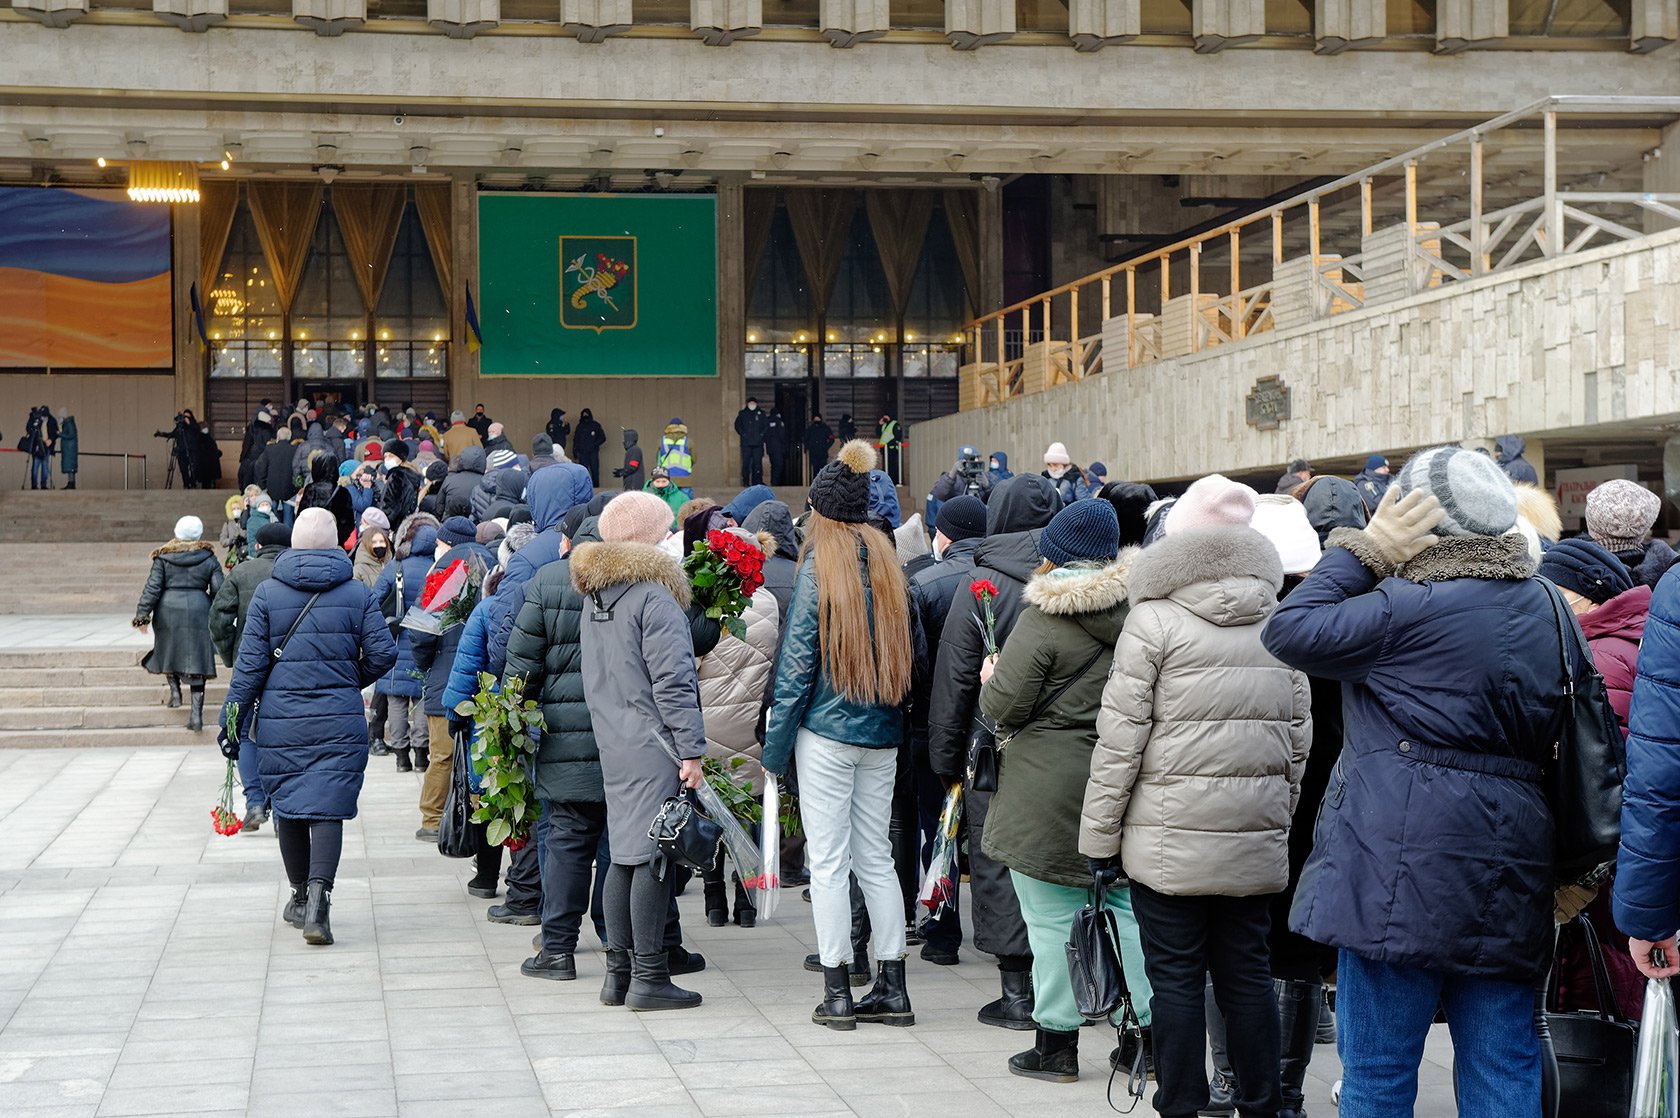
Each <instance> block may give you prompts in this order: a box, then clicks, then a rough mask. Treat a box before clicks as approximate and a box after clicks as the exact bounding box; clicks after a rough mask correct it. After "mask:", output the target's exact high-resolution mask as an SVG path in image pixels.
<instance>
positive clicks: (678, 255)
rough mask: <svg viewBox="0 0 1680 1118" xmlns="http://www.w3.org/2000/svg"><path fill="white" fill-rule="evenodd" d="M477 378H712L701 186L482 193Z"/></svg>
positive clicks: (712, 249)
mask: <svg viewBox="0 0 1680 1118" xmlns="http://www.w3.org/2000/svg"><path fill="white" fill-rule="evenodd" d="M478 282H479V298H478V308H477V309H478V318H479V325H480V329H481V331H482V333H483V338H484V344H483V348H482V349H481V350H480V351H479V371H480V372H481V373H482V375H484V376H544V375H548V376H586V377H599V376H636V377H646V376H686V377H697V376H704V377H709V376H716V375H717V204H716V200H715V199H714V198H712V197H711V196H710V195H703V196H702V195H687V196H672V195H593V194H590V195H583V194H490V193H487V194H480V195H479V197H478Z"/></svg>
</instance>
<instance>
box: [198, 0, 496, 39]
mask: <svg viewBox="0 0 1680 1118" xmlns="http://www.w3.org/2000/svg"><path fill="white" fill-rule="evenodd" d="M222 2H223V3H226V2H227V0H222ZM426 22H427V23H429V24H431V25H432V26H433V27H435V28H437V29H438V30H439V31H442V32H443V33H444V34H445V35H447V36H449V37H450V38H451V39H470V38H472V37H473V36H474V35H477V34H478V33H479V32H480V31H488V30H490V29H491V28H492V27H495V26H496V25H497V24H499V23H501V22H502V0H426Z"/></svg>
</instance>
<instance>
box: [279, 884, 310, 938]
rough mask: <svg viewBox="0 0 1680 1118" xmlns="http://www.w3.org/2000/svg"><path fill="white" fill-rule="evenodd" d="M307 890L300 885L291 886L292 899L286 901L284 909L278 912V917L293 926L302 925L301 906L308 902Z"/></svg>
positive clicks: (299, 926)
mask: <svg viewBox="0 0 1680 1118" xmlns="http://www.w3.org/2000/svg"><path fill="white" fill-rule="evenodd" d="M308 898H309V890H308V889H307V888H306V887H305V886H302V885H294V886H292V899H291V900H289V901H287V902H286V907H285V909H284V910H283V911H282V912H281V913H280V919H282V920H284V921H285V922H286V923H288V924H290V925H291V926H292V927H294V928H302V927H303V907H304V905H305V904H306V903H308Z"/></svg>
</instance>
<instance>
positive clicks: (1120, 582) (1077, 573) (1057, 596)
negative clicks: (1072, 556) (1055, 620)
mask: <svg viewBox="0 0 1680 1118" xmlns="http://www.w3.org/2000/svg"><path fill="white" fill-rule="evenodd" d="M1137 553H1138V549H1137V548H1135V547H1128V548H1126V550H1124V551H1122V552H1121V553H1120V557H1119V558H1118V559H1116V560H1115V561H1114V562H1112V563H1110V564H1109V565H1108V566H1106V567H1085V568H1069V569H1062V568H1059V569H1057V570H1053V571H1045V572H1044V573H1043V574H1037V575H1033V577H1032V579H1031V580H1030V581H1029V582H1028V583H1027V589H1026V591H1025V596H1026V599H1027V601H1028V602H1030V603H1032V604H1033V605H1035V606H1037V607H1038V611H1039V612H1040V613H1048V614H1054V615H1056V616H1059V617H1075V616H1078V615H1079V614H1082V613H1100V612H1102V611H1103V610H1105V609H1113V608H1114V607H1115V606H1117V605H1120V604H1121V603H1122V602H1124V601H1125V600H1126V577H1127V575H1129V574H1130V573H1131V569H1132V559H1133V558H1134V557H1135V556H1136V555H1137Z"/></svg>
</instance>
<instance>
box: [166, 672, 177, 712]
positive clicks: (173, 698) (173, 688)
mask: <svg viewBox="0 0 1680 1118" xmlns="http://www.w3.org/2000/svg"><path fill="white" fill-rule="evenodd" d="M163 705H164V706H166V707H168V708H169V709H170V710H174V709H176V708H177V707H179V706H180V705H181V678H180V677H179V676H174V675H172V676H170V677H169V701H168V702H167V703H164V704H163Z"/></svg>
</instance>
